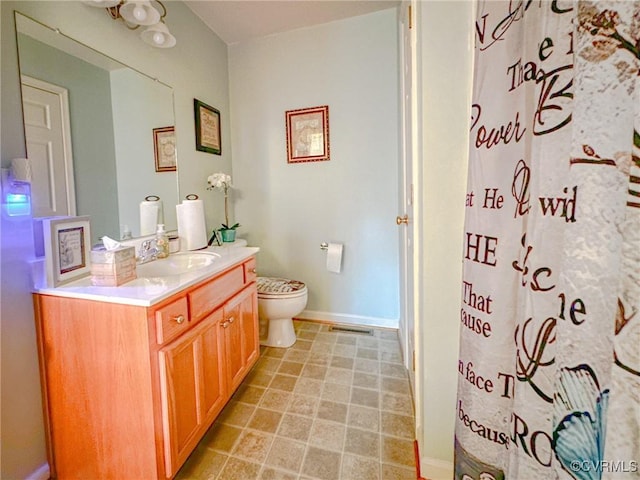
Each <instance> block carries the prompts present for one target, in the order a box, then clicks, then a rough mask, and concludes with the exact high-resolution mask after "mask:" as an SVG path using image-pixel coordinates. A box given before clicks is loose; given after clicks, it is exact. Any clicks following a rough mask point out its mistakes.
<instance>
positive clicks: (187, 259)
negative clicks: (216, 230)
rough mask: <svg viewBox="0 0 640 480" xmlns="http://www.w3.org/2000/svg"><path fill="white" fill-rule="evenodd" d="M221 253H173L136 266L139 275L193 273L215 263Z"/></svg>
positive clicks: (156, 275)
mask: <svg viewBox="0 0 640 480" xmlns="http://www.w3.org/2000/svg"><path fill="white" fill-rule="evenodd" d="M218 258H220V255H219V254H217V253H213V252H185V253H172V254H171V255H169V256H168V257H167V258H160V259H158V260H153V261H151V262H148V263H142V264H140V265H138V266H137V267H136V272H137V274H138V277H142V278H144V277H167V276H171V275H182V274H184V273H191V272H194V271H196V270H200V269H201V268H205V267H208V266H209V265H213V263H214V262H215V261H216V260H217V259H218Z"/></svg>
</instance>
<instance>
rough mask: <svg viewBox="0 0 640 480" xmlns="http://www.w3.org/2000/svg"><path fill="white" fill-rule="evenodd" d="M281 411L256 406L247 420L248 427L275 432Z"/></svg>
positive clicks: (280, 417)
mask: <svg viewBox="0 0 640 480" xmlns="http://www.w3.org/2000/svg"><path fill="white" fill-rule="evenodd" d="M281 419H282V413H280V412H274V411H273V410H266V409H264V408H258V409H257V410H256V412H255V413H254V414H253V417H251V420H250V421H249V425H248V426H249V428H253V429H255V430H260V431H261V432H267V433H275V432H276V431H277V430H278V426H279V425H280V420H281Z"/></svg>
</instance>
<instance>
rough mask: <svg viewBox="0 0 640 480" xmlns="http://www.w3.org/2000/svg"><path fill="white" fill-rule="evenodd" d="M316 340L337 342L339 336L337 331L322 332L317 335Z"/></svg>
mask: <svg viewBox="0 0 640 480" xmlns="http://www.w3.org/2000/svg"><path fill="white" fill-rule="evenodd" d="M315 340H316V342H323V343H336V341H337V340H338V336H337V335H336V334H335V333H328V332H326V333H325V332H320V333H318V334H317V335H316V338H315Z"/></svg>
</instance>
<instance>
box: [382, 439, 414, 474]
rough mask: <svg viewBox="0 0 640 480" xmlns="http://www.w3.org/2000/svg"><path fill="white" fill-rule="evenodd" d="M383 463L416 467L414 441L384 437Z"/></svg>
mask: <svg viewBox="0 0 640 480" xmlns="http://www.w3.org/2000/svg"><path fill="white" fill-rule="evenodd" d="M382 461H383V462H384V463H390V464H396V465H401V466H407V467H415V464H416V461H415V452H414V449H413V441H411V440H404V439H400V438H394V437H387V436H386V435H383V437H382Z"/></svg>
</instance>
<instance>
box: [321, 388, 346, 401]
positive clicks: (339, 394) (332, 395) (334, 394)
mask: <svg viewBox="0 0 640 480" xmlns="http://www.w3.org/2000/svg"><path fill="white" fill-rule="evenodd" d="M321 398H322V399H323V400H332V401H334V402H341V403H349V401H350V399H351V387H350V386H349V385H338V384H337V383H325V384H324V387H323V389H322V397H321Z"/></svg>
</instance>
